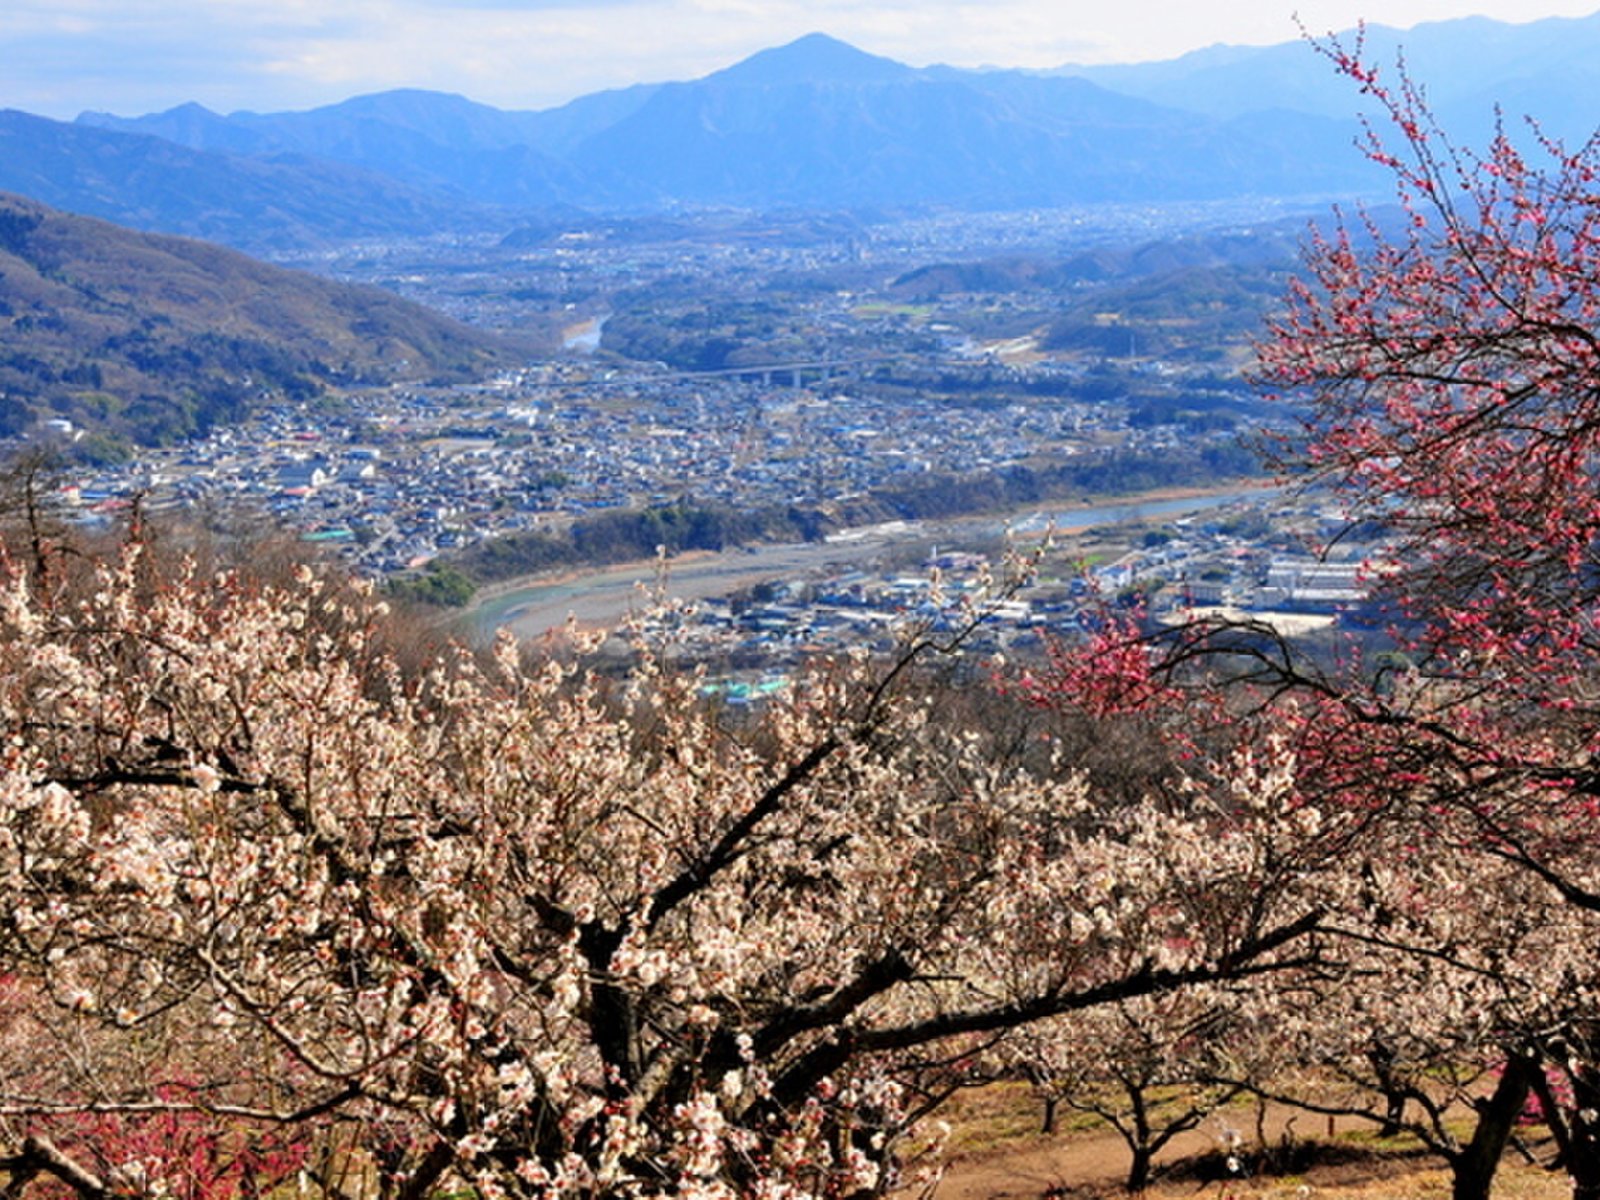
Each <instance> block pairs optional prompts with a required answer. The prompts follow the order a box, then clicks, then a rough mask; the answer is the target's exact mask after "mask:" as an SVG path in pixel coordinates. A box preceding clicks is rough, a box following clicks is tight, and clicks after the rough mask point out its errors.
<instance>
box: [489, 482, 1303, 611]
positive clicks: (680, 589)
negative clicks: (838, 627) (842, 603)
mask: <svg viewBox="0 0 1600 1200" xmlns="http://www.w3.org/2000/svg"><path fill="white" fill-rule="evenodd" d="M1271 494H1272V493H1271V491H1270V489H1266V488H1262V487H1253V488H1239V489H1235V490H1230V491H1226V492H1214V493H1208V494H1202V495H1191V496H1181V497H1174V496H1172V495H1170V494H1161V495H1158V496H1152V497H1149V498H1146V499H1141V498H1139V497H1131V498H1124V499H1120V500H1112V501H1107V502H1106V503H1104V504H1096V505H1089V506H1085V507H1082V508H1064V509H1049V508H1041V509H1038V510H1036V511H1032V512H1028V513H1026V514H1022V515H1018V516H1014V517H1013V519H1012V520H1011V521H1009V522H1007V521H1002V520H997V519H996V518H994V517H992V516H989V517H971V518H964V519H961V520H952V521H924V522H909V523H902V522H895V523H893V524H892V525H886V526H875V527H872V528H870V529H862V530H851V531H848V532H847V533H846V534H844V535H843V536H839V535H836V537H835V539H834V540H832V541H827V542H798V543H783V544H779V545H771V546H750V547H745V548H743V549H736V550H725V551H720V552H717V553H711V552H705V553H698V554H689V555H684V556H682V557H680V558H675V559H673V560H671V561H670V562H669V563H668V564H667V576H666V579H665V581H664V584H665V591H666V593H667V594H668V595H671V596H675V597H677V598H679V599H682V600H703V599H707V598H710V597H715V596H725V595H728V594H729V593H731V592H735V591H737V590H739V589H740V588H744V587H750V586H751V585H753V584H756V583H760V582H763V581H770V580H775V579H789V578H794V577H795V576H799V575H807V574H810V573H812V572H817V571H822V570H825V569H829V568H838V569H850V568H853V567H860V566H862V565H864V564H867V563H870V562H871V561H872V560H873V559H875V558H878V557H879V556H881V555H883V554H884V553H886V552H887V551H889V550H891V549H896V548H900V547H903V546H906V545H915V544H918V543H921V544H932V543H936V544H938V545H941V546H948V547H950V548H952V549H955V548H960V546H961V544H962V543H963V542H970V541H979V540H992V539H993V538H994V537H995V536H997V535H998V534H1000V533H1001V532H1003V531H1004V530H1005V529H1007V528H1009V529H1011V530H1012V532H1014V533H1018V534H1022V535H1028V534H1038V533H1042V532H1043V531H1044V530H1045V528H1046V527H1048V526H1049V525H1050V524H1051V523H1052V522H1053V523H1054V525H1055V527H1056V528H1057V529H1060V530H1063V531H1065V530H1074V531H1081V530H1085V529H1093V528H1097V527H1101V526H1111V525H1120V524H1123V523H1124V522H1127V521H1136V520H1146V519H1150V518H1155V517H1173V516H1180V515H1183V514H1186V513H1196V512H1203V511H1205V510H1207V509H1211V508H1220V507H1223V506H1226V505H1229V504H1236V503H1240V502H1242V501H1246V500H1261V499H1264V498H1265V497H1267V496H1268V495H1271ZM656 571H657V565H656V564H655V563H653V562H634V563H626V564H623V565H621V566H613V567H599V568H596V569H594V570H586V571H581V572H575V573H572V574H568V575H563V576H560V577H555V578H550V579H546V580H543V581H532V582H528V583H526V584H523V585H519V586H515V587H512V588H511V589H509V590H506V591H502V592H499V593H496V594H491V595H490V596H489V597H488V598H486V599H484V600H483V601H482V602H480V603H479V604H477V605H475V606H474V607H473V609H472V611H471V614H470V621H471V624H472V626H473V627H474V628H475V629H477V630H478V631H479V632H481V633H489V632H491V631H493V630H495V629H500V628H508V629H510V630H511V631H512V632H513V633H515V634H516V635H517V636H518V637H524V638H533V637H538V636H539V635H540V634H543V633H545V632H546V631H547V630H550V629H554V628H557V627H559V626H560V625H562V624H564V623H565V622H566V621H567V619H568V617H569V616H570V617H572V618H573V619H575V620H576V621H578V622H579V623H580V624H582V625H585V626H589V627H596V626H611V625H615V624H617V623H618V622H619V621H621V620H622V619H623V618H624V617H626V616H627V615H628V613H629V612H630V611H632V610H635V609H638V608H640V607H642V606H643V602H644V601H645V599H646V592H645V591H644V590H641V589H649V588H651V587H654V586H655V585H656V582H657V580H656Z"/></svg>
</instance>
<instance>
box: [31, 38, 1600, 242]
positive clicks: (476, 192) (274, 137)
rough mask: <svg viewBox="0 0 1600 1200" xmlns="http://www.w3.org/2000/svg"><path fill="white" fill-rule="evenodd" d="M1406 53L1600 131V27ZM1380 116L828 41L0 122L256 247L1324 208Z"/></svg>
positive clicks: (138, 219)
mask: <svg viewBox="0 0 1600 1200" xmlns="http://www.w3.org/2000/svg"><path fill="white" fill-rule="evenodd" d="M1402 45H1403V46H1404V50H1405V55H1406V59H1407V62H1408V63H1409V65H1410V68H1411V70H1412V73H1413V74H1414V76H1415V77H1416V78H1417V79H1419V80H1421V81H1423V82H1424V83H1425V84H1427V86H1428V88H1429V93H1430V96H1431V97H1432V99H1433V100H1434V102H1435V104H1436V106H1437V108H1438V110H1439V112H1440V115H1441V117H1442V118H1443V119H1444V121H1445V123H1446V127H1447V128H1450V129H1452V130H1453V131H1457V132H1460V133H1464V134H1465V135H1466V136H1468V137H1469V138H1477V137H1479V136H1480V135H1481V133H1482V132H1483V130H1484V129H1485V128H1486V127H1487V126H1488V125H1489V124H1490V122H1491V121H1492V114H1493V104H1494V102H1495V101H1499V102H1500V103H1502V104H1503V105H1504V106H1505V108H1506V111H1507V113H1508V114H1509V115H1511V116H1512V117H1515V115H1516V114H1519V113H1520V112H1522V111H1528V112H1532V113H1534V114H1536V115H1538V116H1539V117H1541V118H1542V119H1543V121H1544V122H1545V126H1546V128H1547V129H1549V130H1550V131H1552V132H1555V133H1557V134H1561V135H1564V136H1567V137H1569V138H1573V139H1578V138H1582V137H1585V136H1587V135H1588V133H1589V132H1590V131H1592V129H1593V128H1594V127H1595V126H1596V125H1597V124H1600V72H1595V71H1594V70H1593V69H1592V65H1591V64H1592V63H1593V62H1594V61H1596V59H1597V58H1600V15H1596V16H1594V17H1590V18H1584V19H1579V20H1570V19H1559V18H1557V19H1550V20H1544V21H1537V22H1533V23H1531V24H1525V25H1508V24H1502V23H1499V22H1494V21H1489V20H1485V19H1480V18H1470V19H1464V20H1457V21H1448V22H1439V23H1434V24H1429V25H1420V26H1418V27H1416V28H1415V29H1412V30H1409V31H1407V32H1404V33H1401V32H1398V31H1395V30H1391V29H1385V28H1383V27H1377V26H1375V27H1372V28H1370V29H1369V30H1368V31H1367V46H1368V50H1369V52H1370V53H1371V54H1372V55H1373V56H1374V57H1375V58H1376V59H1377V60H1378V61H1380V62H1391V63H1392V62H1393V60H1394V56H1395V51H1396V48H1397V47H1399V46H1402ZM1360 102H1361V98H1360V97H1359V96H1358V94H1357V93H1356V90H1355V89H1354V88H1353V87H1351V86H1350V85H1349V84H1348V82H1347V81H1344V80H1341V79H1339V78H1337V77H1336V76H1335V73H1334V71H1333V70H1332V68H1331V66H1330V65H1329V64H1328V63H1326V62H1325V61H1323V60H1321V59H1319V58H1318V56H1317V55H1316V54H1315V53H1314V51H1313V50H1312V49H1311V48H1310V47H1309V46H1308V45H1306V44H1305V43H1302V42H1294V43H1286V44H1284V45H1279V46H1271V47H1265V48H1246V47H1213V48H1211V49H1209V50H1202V51H1198V52H1196V53H1194V54H1190V55H1186V56H1184V57H1182V58H1179V59H1175V60H1172V61H1169V62H1161V63H1147V64H1138V65H1132V66H1118V67H1063V68H1061V69H1059V70H1056V71H1049V72H1034V71H1020V70H958V69H955V68H949V67H932V68H927V69H913V68H911V67H908V66H905V65H903V64H900V63H897V62H894V61H892V60H890V59H886V58H881V57H877V56H874V55H870V54H866V53H863V52H862V51H860V50H857V49H855V48H853V47H851V46H848V45H846V44H845V43H843V42H840V41H837V40H835V39H832V38H829V37H826V36H824V35H821V34H813V35H810V36H808V37H804V38H801V39H800V40H799V41H796V42H793V43H791V44H789V45H787V46H782V47H778V48H775V49H771V50H764V51H762V52H760V53H758V54H755V55H753V56H751V57H750V58H747V59H745V60H744V61H742V62H739V63H737V64H735V65H733V66H731V67H728V68H727V69H725V70H722V71H718V72H715V73H713V74H711V75H708V76H706V77H705V78H703V79H698V80H694V81H691V82H684V83H667V84H656V85H640V86H637V87H633V88H628V89H624V90H620V91H611V92H601V93H597V94H595V95H590V96H584V97H581V98H579V99H577V100H574V101H573V102H571V103H570V104H567V105H565V106H563V107H561V108H556V109H551V110H547V111H542V112H510V111H504V110H500V109H496V108H491V107H489V106H486V105H482V104H476V103H474V102H472V101H470V100H467V99H465V98H463V97H461V96H454V95H445V94H440V93H434V92H425V91H411V90H406V91H394V92H385V93H381V94H378V95H370V96H361V97H357V98H355V99H352V100H348V101H345V102H344V103H341V104H336V105H332V106H329V107H325V108H318V109H313V110H310V111H306V112H284V113H266V114H263V113H250V112H240V113H233V114H230V115H227V116H223V115H219V114H217V113H213V112H210V111H208V110H206V109H204V108H202V107H200V106H198V105H195V104H187V105H183V106H180V107H178V108H175V109H172V110H170V111H168V112H164V113H156V114H151V115H148V116H142V117H132V118H123V117H116V116H111V115H109V114H106V113H84V114H83V115H82V116H80V117H79V118H78V120H77V121H76V122H75V123H70V124H69V123H61V122H54V121H47V120H44V119H42V118H38V117H31V116H28V115H26V114H22V113H16V112H7V113H0V189H8V190H12V191H17V192H22V193H25V194H28V195H32V196H35V197H37V198H39V199H42V200H44V201H46V202H48V203H50V204H53V205H57V206H60V207H64V208H69V209H72V210H75V211H78V212H85V213H91V214H94V215H98V216H102V217H107V218H110V219H113V220H117V221H119V222H123V223H126V224H130V225H134V226H136V227H140V228H145V229H161V230H167V231H176V232H182V233H188V234H196V235H201V236H206V237H211V238H216V239H220V240H225V241H228V242H231V243H233V244H236V245H243V246H248V247H251V248H257V249H259V248H275V247H286V246H292V245H308V244H315V243H318V242H327V241H333V240H343V239H348V238H352V237H383V236H393V235H397V234H407V233H410V234H415V233H422V232H437V231H439V230H454V229H495V228H508V227H510V225H511V224H513V223H516V222H517V221H518V220H522V219H525V218H526V217H527V216H528V215H529V214H530V213H544V214H551V213H555V214H573V213H574V210H591V211H606V212H613V213H615V212H633V213H640V212H652V211H674V210H681V209H683V208H686V207H688V208H693V207H703V206H736V207H744V208H751V209H771V208H778V207H802V208H811V209H829V210H838V209H849V208H860V207H876V208H884V207H896V208H901V209H904V208H916V207H924V206H937V207H942V208H957V209H1006V208H1023V207H1035V206H1047V205H1065V204H1073V203H1082V202H1090V201H1096V200H1120V201H1142V200H1152V201H1155V200H1201V199H1214V198H1221V197H1250V196H1272V197H1284V196H1291V195H1292V196H1301V197H1311V196H1325V195H1329V194H1335V193H1345V194H1348V193H1352V192H1358V191H1361V190H1364V189H1367V188H1370V187H1372V186H1373V184H1374V182H1375V180H1376V176H1375V174H1374V173H1373V171H1372V170H1371V169H1370V168H1369V167H1368V165H1367V164H1366V163H1365V162H1364V160H1363V159H1362V157H1361V156H1360V154H1359V153H1358V152H1357V151H1356V150H1355V149H1354V148H1353V146H1352V142H1353V140H1354V138H1355V136H1356V132H1357V126H1356V124H1355V121H1354V115H1355V112H1356V109H1357V108H1358V106H1359V104H1360Z"/></svg>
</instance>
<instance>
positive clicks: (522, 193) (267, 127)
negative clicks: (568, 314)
mask: <svg viewBox="0 0 1600 1200" xmlns="http://www.w3.org/2000/svg"><path fill="white" fill-rule="evenodd" d="M78 123H80V124H83V125H88V126H92V127H95V128H100V129H115V130H120V131H122V132H126V133H141V134H148V135H152V136H155V137H161V138H166V139H168V140H170V141H174V142H177V143H179V144H180V145H184V146H187V147H189V148H190V149H194V150H203V151H219V152H225V153H233V154H248V155H257V156H260V155H282V154H292V155H297V156H303V157H306V158H310V159H315V160H318V161H322V162H328V163H340V164H343V165H345V166H349V167H356V168H359V169H361V170H364V171H374V172H378V173H381V174H385V175H388V176H390V177H392V178H394V179H396V180H398V181H400V182H401V183H404V184H407V185H409V186H411V187H415V188H419V189H424V190H426V191H429V192H436V193H440V194H442V195H447V196H453V197H457V198H461V199H466V200H470V201H473V202H476V203H480V204H488V205H502V206H510V207H517V208H538V207H541V206H546V205H555V204H563V203H568V202H571V201H574V200H578V199H594V198H604V197H605V189H604V187H603V185H600V184H598V183H592V182H590V181H588V180H585V179H583V178H582V177H580V176H579V175H578V173H577V172H575V171H574V170H573V169H572V168H571V167H570V166H568V165H567V164H566V163H564V162H562V161H561V160H559V159H557V158H555V157H552V156H551V155H549V154H546V153H545V152H544V151H542V150H539V149H537V148H536V146H535V142H536V141H537V140H538V126H539V122H538V119H537V114H533V113H515V112H505V111H502V110H501V109H498V108H491V107H490V106H488V105H485V104H477V103H474V102H473V101H471V100H468V99H466V98H465V97H462V96H456V95H451V94H448V93H444V92H429V91H422V90H418V89H411V88H406V89H400V90H397V91H390V92H380V93H377V94H374V95H368V96H357V97H354V98H352V99H350V100H345V101H343V102H341V103H339V104H333V105H329V106H327V107H324V108H315V109H311V110H309V111H307V112H287V113H266V114H263V113H252V112H238V113H232V114H230V115H229V116H226V117H222V116H218V115H217V114H215V113H211V112H208V111H207V110H205V109H203V108H200V107H199V106H198V105H193V104H189V105H182V106H180V107H178V108H174V109H170V110H168V111H167V112H164V113H156V114H154V115H151V116H146V117H136V118H131V119H124V118H119V117H113V116H110V115H108V114H105V113H85V114H84V115H83V116H81V117H79V118H78Z"/></svg>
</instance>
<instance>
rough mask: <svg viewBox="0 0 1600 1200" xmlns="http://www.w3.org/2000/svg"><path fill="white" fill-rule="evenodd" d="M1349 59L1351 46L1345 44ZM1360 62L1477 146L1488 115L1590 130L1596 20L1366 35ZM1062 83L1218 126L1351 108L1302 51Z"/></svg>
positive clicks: (1462, 23) (1350, 100) (1599, 106)
mask: <svg viewBox="0 0 1600 1200" xmlns="http://www.w3.org/2000/svg"><path fill="white" fill-rule="evenodd" d="M1339 40H1340V41H1341V42H1342V43H1343V44H1344V45H1346V46H1347V47H1353V46H1354V45H1355V44H1356V35H1355V34H1354V33H1353V32H1349V31H1347V32H1345V33H1343V34H1341V35H1339ZM1364 53H1365V56H1366V57H1367V58H1368V59H1369V60H1370V61H1372V62H1375V63H1377V64H1379V66H1380V68H1381V69H1382V70H1383V74H1384V78H1385V79H1386V81H1387V82H1390V83H1394V82H1395V81H1396V80H1397V79H1398V73H1399V67H1398V63H1399V60H1400V58H1401V56H1402V55H1403V57H1404V61H1405V66H1406V70H1407V71H1408V72H1409V74H1410V75H1411V76H1412V78H1414V79H1416V80H1417V81H1419V82H1421V83H1422V84H1423V85H1424V86H1425V88H1426V91H1427V96H1428V101H1429V104H1430V105H1431V106H1432V107H1433V108H1434V110H1435V112H1436V114H1437V115H1438V117H1439V118H1440V121H1441V123H1442V124H1443V126H1444V127H1445V128H1446V129H1447V130H1448V131H1450V132H1451V134H1452V135H1453V136H1455V137H1456V138H1457V139H1458V140H1463V141H1477V140H1481V139H1482V137H1483V135H1484V134H1485V133H1486V132H1487V130H1488V129H1489V128H1490V126H1491V125H1492V123H1493V120H1494V113H1495V109H1496V107H1499V108H1500V109H1502V110H1503V111H1504V114H1505V116H1506V117H1507V118H1508V120H1509V121H1510V122H1512V123H1513V124H1515V123H1518V122H1520V121H1521V119H1522V118H1523V117H1524V116H1528V115H1531V116H1535V117H1537V118H1539V119H1540V121H1541V122H1542V123H1543V124H1544V125H1545V126H1546V127H1547V128H1549V129H1550V130H1551V131H1552V132H1556V133H1559V134H1560V135H1561V136H1564V137H1566V138H1568V139H1571V140H1576V141H1582V140H1584V139H1586V138H1587V137H1589V136H1590V135H1591V134H1592V133H1593V132H1594V131H1595V129H1596V127H1597V126H1600V72H1597V71H1596V70H1595V69H1594V64H1595V60H1596V54H1597V53H1600V13H1595V14H1594V15H1592V16H1588V17H1576V18H1568V17H1551V18H1548V19H1545V20H1541V21H1532V22H1528V23H1526V24H1508V23H1506V22H1503V21H1494V20H1490V19H1489V18H1487V17H1463V18H1460V19H1458V20H1453V21H1435V22H1429V23H1426V24H1422V25H1418V26H1416V27H1415V28H1412V29H1408V30H1399V29H1394V28H1390V27H1388V26H1384V25H1369V26H1368V27H1367V29H1366V34H1365V41H1364ZM1060 73H1062V74H1070V75H1073V76H1077V77H1079V78H1083V79H1088V80H1091V81H1092V82H1094V83H1098V84H1100V85H1101V86H1103V87H1107V88H1111V89H1112V90H1114V91H1118V92H1123V93H1126V94H1128V95H1133V96H1140V97H1142V98H1144V99H1146V100H1150V101H1152V102H1155V103H1159V104H1166V105H1171V106H1174V107H1177V108H1182V109H1185V110H1187V111H1192V112H1198V113H1205V114H1208V115H1211V116H1217V117H1233V116H1238V115H1240V114H1243V113H1249V112H1257V111H1261V110H1265V109H1269V108H1277V109H1282V110H1288V111H1296V112H1303V113H1311V114H1316V115H1319V116H1324V117H1332V118H1338V119H1345V118H1348V116H1349V115H1350V114H1351V113H1352V112H1353V111H1355V109H1356V107H1357V104H1358V97H1357V96H1356V95H1355V93H1354V92H1353V90H1352V89H1351V87H1350V84H1349V81H1348V80H1345V79H1342V78H1340V77H1339V76H1338V75H1337V73H1336V72H1335V71H1334V70H1333V67H1332V65H1331V64H1330V63H1328V62H1327V61H1326V60H1319V59H1317V58H1315V57H1314V55H1313V54H1312V52H1311V50H1310V48H1309V46H1308V45H1307V44H1306V43H1305V42H1287V43H1283V44H1280V45H1276V46H1265V47H1259V48H1255V47H1241V46H1213V47H1210V48H1208V49H1205V50H1197V51H1195V52H1193V53H1191V54H1186V55H1184V56H1182V57H1181V58H1176V59H1171V60H1168V61H1165V62H1154V63H1136V64H1129V65H1122V66H1094V67H1082V66H1068V67H1062V68H1060Z"/></svg>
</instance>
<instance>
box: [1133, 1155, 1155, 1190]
mask: <svg viewBox="0 0 1600 1200" xmlns="http://www.w3.org/2000/svg"><path fill="white" fill-rule="evenodd" d="M1154 1159H1155V1154H1154V1152H1152V1151H1151V1149H1150V1148H1149V1147H1148V1146H1135V1147H1133V1161H1132V1162H1131V1163H1129V1164H1128V1184H1127V1186H1128V1191H1130V1192H1132V1193H1134V1194H1135V1195H1138V1194H1139V1193H1140V1192H1142V1191H1144V1190H1145V1188H1147V1187H1149V1186H1150V1167H1151V1164H1152V1162H1153V1160H1154Z"/></svg>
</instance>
